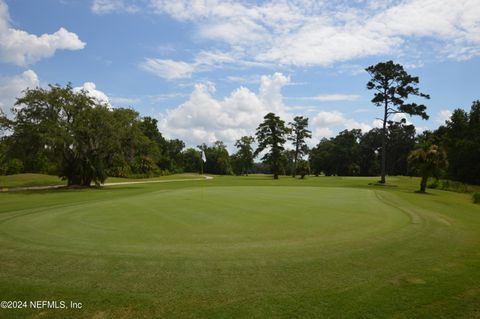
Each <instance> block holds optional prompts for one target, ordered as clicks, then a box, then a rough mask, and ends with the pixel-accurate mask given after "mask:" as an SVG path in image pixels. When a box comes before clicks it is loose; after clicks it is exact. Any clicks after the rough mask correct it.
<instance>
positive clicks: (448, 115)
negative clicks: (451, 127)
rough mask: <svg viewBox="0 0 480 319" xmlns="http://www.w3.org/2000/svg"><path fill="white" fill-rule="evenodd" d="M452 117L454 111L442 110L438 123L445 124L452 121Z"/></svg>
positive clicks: (438, 116)
mask: <svg viewBox="0 0 480 319" xmlns="http://www.w3.org/2000/svg"><path fill="white" fill-rule="evenodd" d="M451 117H452V111H450V110H441V111H440V112H439V113H438V115H437V123H439V124H440V125H443V124H445V121H448V120H450V118H451Z"/></svg>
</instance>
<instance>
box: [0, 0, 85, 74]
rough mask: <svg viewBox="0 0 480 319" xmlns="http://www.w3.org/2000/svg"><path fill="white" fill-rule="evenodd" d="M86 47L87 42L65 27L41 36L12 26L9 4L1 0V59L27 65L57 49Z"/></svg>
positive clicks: (50, 54)
mask: <svg viewBox="0 0 480 319" xmlns="http://www.w3.org/2000/svg"><path fill="white" fill-rule="evenodd" d="M84 47H85V43H84V42H82V41H81V40H80V39H79V38H78V36H77V35H76V34H75V33H72V32H69V31H67V30H66V29H64V28H60V29H59V30H58V31H57V32H55V33H53V34H42V35H41V36H37V35H34V34H30V33H27V32H25V31H22V30H17V29H14V28H12V27H11V26H10V17H9V14H8V6H7V4H6V3H5V2H4V1H3V0H0V61H2V62H6V63H13V64H16V65H19V66H27V65H29V64H32V63H35V62H37V61H38V60H41V59H43V58H48V57H51V56H52V55H54V54H55V51H57V50H62V49H63V50H80V49H83V48H84Z"/></svg>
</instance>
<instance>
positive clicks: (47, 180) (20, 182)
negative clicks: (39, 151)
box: [0, 173, 200, 189]
mask: <svg viewBox="0 0 480 319" xmlns="http://www.w3.org/2000/svg"><path fill="white" fill-rule="evenodd" d="M195 178H200V176H199V175H198V174H190V173H186V174H176V175H167V176H159V177H154V178H148V179H145V178H120V177H109V178H107V180H106V183H119V182H135V181H145V180H149V181H155V180H166V179H168V180H171V179H195ZM66 184H67V183H66V181H63V180H62V179H60V178H59V177H57V176H53V175H44V174H31V173H27V174H16V175H7V176H2V175H0V189H1V188H16V187H32V186H52V185H53V186H55V185H66Z"/></svg>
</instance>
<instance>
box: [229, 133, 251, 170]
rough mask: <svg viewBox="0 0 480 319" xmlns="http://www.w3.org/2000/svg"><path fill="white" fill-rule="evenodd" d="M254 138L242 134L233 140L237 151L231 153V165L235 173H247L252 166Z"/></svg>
mask: <svg viewBox="0 0 480 319" xmlns="http://www.w3.org/2000/svg"><path fill="white" fill-rule="evenodd" d="M254 142H255V138H253V137H252V136H242V137H241V138H240V139H238V140H237V141H236V142H235V147H236V148H237V153H235V154H233V155H232V158H231V160H232V165H233V170H234V172H235V174H237V175H248V173H249V172H250V171H251V169H252V167H253V160H254V158H255V156H254V155H253V143H254Z"/></svg>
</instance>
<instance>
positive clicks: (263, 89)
mask: <svg viewBox="0 0 480 319" xmlns="http://www.w3.org/2000/svg"><path fill="white" fill-rule="evenodd" d="M290 83H291V79H290V77H288V76H285V75H283V74H282V73H274V74H273V75H269V76H262V77H260V85H259V89H258V92H253V91H251V90H250V89H248V88H245V87H243V86H241V87H239V88H238V89H236V90H234V91H233V92H232V93H231V94H230V95H229V96H227V97H225V98H224V99H221V100H219V99H217V98H215V97H214V93H215V86H214V85H213V84H212V83H199V84H196V85H195V87H194V89H193V92H192V93H191V95H190V97H189V99H188V100H187V101H186V102H184V103H182V104H180V105H179V106H177V107H175V108H172V109H169V110H167V111H166V112H165V113H162V114H161V115H160V117H159V128H160V130H161V131H162V133H164V134H165V135H166V136H167V137H169V138H180V139H182V140H184V141H186V144H187V145H189V146H196V145H198V144H200V143H212V142H214V141H216V140H222V141H224V142H225V143H227V145H230V146H231V147H232V146H233V144H234V142H235V140H236V139H238V138H240V137H241V136H243V135H253V134H255V129H256V128H257V126H258V124H259V123H261V121H262V120H263V116H265V114H267V113H268V112H274V113H276V114H277V115H279V116H280V117H281V118H282V119H283V120H285V121H286V122H289V121H291V120H292V119H293V117H294V116H295V115H296V114H294V112H295V111H296V109H297V108H295V107H292V106H287V105H285V103H284V100H285V98H284V96H283V94H282V88H283V87H285V86H286V85H288V84H290ZM310 126H311V130H312V132H313V133H314V137H315V138H314V139H312V140H311V141H310V142H309V144H310V145H314V143H316V142H318V140H319V139H321V138H322V137H331V136H333V135H335V134H336V133H337V132H339V131H341V130H344V129H353V128H360V129H362V130H363V131H368V130H370V129H371V128H372V127H373V126H374V125H373V123H372V124H367V123H363V122H359V121H356V120H355V119H353V118H349V117H347V116H345V114H343V113H341V112H338V111H316V113H315V114H314V116H312V117H311V120H310Z"/></svg>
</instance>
